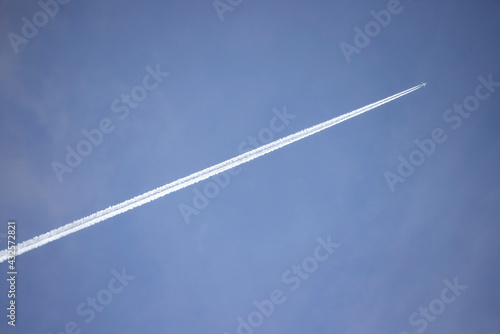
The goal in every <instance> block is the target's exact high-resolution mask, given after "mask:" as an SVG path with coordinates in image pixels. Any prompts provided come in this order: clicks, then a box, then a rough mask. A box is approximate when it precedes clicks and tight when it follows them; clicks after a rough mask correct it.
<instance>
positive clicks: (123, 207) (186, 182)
mask: <svg viewBox="0 0 500 334" xmlns="http://www.w3.org/2000/svg"><path fill="white" fill-rule="evenodd" d="M421 87H423V84H421V85H418V86H415V87H413V88H410V89H407V90H405V91H403V92H401V93H398V94H395V95H392V96H390V97H387V98H385V99H383V100H380V101H378V102H375V103H372V104H369V105H367V106H365V107H362V108H359V109H356V110H354V111H351V112H349V113H347V114H343V115H340V116H338V117H335V118H333V119H331V120H329V121H326V122H323V123H320V124H317V125H314V126H311V127H310V128H307V129H305V130H302V131H299V132H296V133H294V134H292V135H289V136H287V137H284V138H281V139H278V140H275V141H273V142H271V143H269V144H266V145H263V146H261V147H259V148H256V149H254V150H252V151H248V152H246V153H243V154H241V155H238V156H236V157H234V158H232V159H229V160H226V161H224V162H221V163H219V164H217V165H214V166H212V167H209V168H206V169H203V170H202V171H199V172H196V173H194V174H191V175H189V176H186V177H183V178H181V179H179V180H177V181H174V182H171V183H169V184H166V185H164V186H161V187H159V188H156V189H154V190H151V191H148V192H146V193H144V194H142V195H139V196H136V197H134V198H132V199H129V200H127V201H125V202H122V203H120V204H117V205H113V206H110V207H109V208H107V209H104V210H101V211H98V212H96V213H94V214H91V215H90V216H87V217H84V218H81V219H78V220H75V221H74V222H72V223H69V224H66V225H64V226H61V227H59V228H56V229H54V230H52V231H50V232H47V233H45V234H42V235H39V236H37V237H34V238H32V239H29V240H26V241H24V242H21V243H19V244H18V245H17V246H16V254H17V255H20V254H23V253H26V252H28V251H30V250H32V249H35V248H37V247H40V246H43V245H45V244H47V243H49V242H51V241H54V240H57V239H60V238H62V237H64V236H67V235H69V234H71V233H75V232H77V231H79V230H82V229H84V228H86V227H89V226H91V225H94V224H97V223H100V222H102V221H104V220H106V219H109V218H111V217H114V216H116V215H119V214H120V213H123V212H126V211H128V210H132V209H133V208H136V207H138V206H141V205H143V204H146V203H148V202H151V201H154V200H155V199H157V198H160V197H162V196H165V195H167V194H170V193H172V192H174V191H177V190H179V189H182V188H185V187H187V186H190V185H192V184H194V183H196V182H199V181H202V180H205V179H208V178H209V177H211V176H214V175H216V174H219V173H222V172H224V171H226V170H228V169H231V168H234V167H237V166H239V165H241V164H244V163H245V162H247V161H250V160H253V159H255V158H258V157H260V156H262V155H264V154H267V153H269V152H272V151H274V150H277V149H279V148H282V147H284V146H286V145H289V144H291V143H293V142H296V141H298V140H301V139H303V138H305V137H308V136H311V135H313V134H315V133H317V132H319V131H322V130H325V129H327V128H329V127H331V126H334V125H336V124H339V123H341V122H343V121H346V120H348V119H349V118H353V117H356V116H358V115H361V114H363V113H365V112H367V111H369V110H371V109H374V108H376V107H378V106H381V105H383V104H385V103H388V102H390V101H393V100H395V99H397V98H400V97H402V96H403V95H406V94H409V93H411V92H413V91H415V90H417V89H419V88H421ZM7 258H8V251H7V249H5V250H3V251H1V252H0V263H1V262H4V261H5V260H7Z"/></svg>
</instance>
